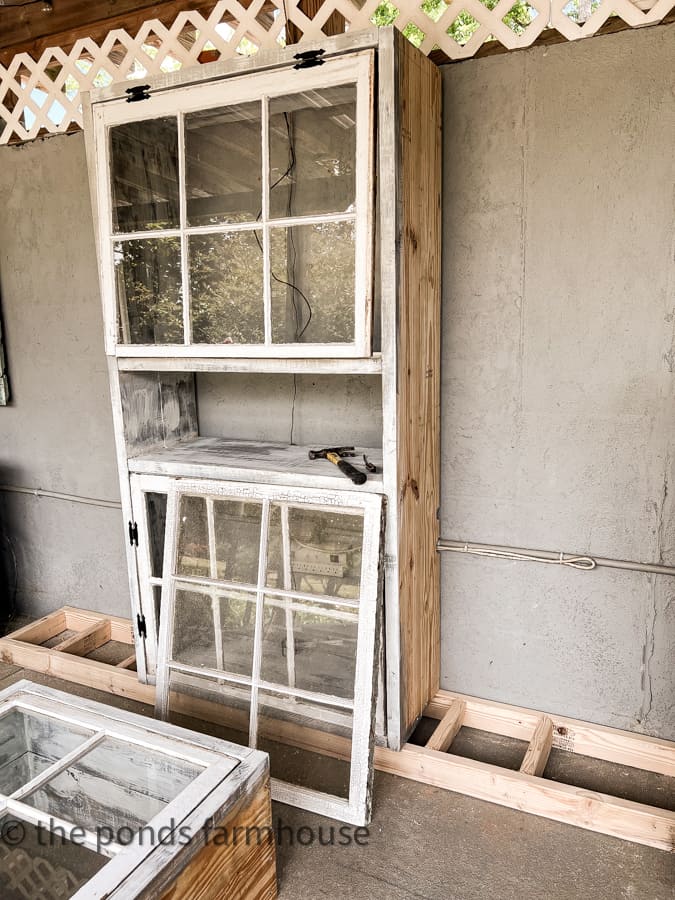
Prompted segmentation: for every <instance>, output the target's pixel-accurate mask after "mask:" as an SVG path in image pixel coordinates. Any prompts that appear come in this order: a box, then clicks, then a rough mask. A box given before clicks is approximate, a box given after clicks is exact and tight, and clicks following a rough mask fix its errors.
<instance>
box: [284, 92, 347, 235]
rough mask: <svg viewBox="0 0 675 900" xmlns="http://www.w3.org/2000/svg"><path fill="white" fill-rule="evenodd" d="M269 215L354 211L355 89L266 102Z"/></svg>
mask: <svg viewBox="0 0 675 900" xmlns="http://www.w3.org/2000/svg"><path fill="white" fill-rule="evenodd" d="M269 133H270V215H271V216H272V217H273V218H283V217H287V216H308V215H317V214H320V213H329V212H347V211H350V210H353V209H354V202H355V170H356V85H355V84H346V85H340V86H339V87H330V88H323V89H321V90H310V91H303V92H302V93H300V94H291V95H289V96H285V97H274V98H272V99H271V100H270V120H269Z"/></svg>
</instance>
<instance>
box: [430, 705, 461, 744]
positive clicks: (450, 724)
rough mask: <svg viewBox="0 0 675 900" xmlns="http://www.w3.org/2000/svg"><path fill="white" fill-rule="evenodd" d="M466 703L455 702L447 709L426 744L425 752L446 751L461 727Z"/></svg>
mask: <svg viewBox="0 0 675 900" xmlns="http://www.w3.org/2000/svg"><path fill="white" fill-rule="evenodd" d="M465 710H466V703H465V702H464V701H463V700H457V701H456V702H455V703H453V704H452V705H451V706H450V707H449V708H448V711H447V712H446V714H445V715H444V716H443V718H442V719H441V721H440V722H439V723H438V725H437V726H436V728H435V729H434V732H433V734H432V735H431V737H430V738H429V740H428V741H427V743H426V747H427V750H438V751H439V752H441V753H443V752H445V751H447V750H448V749H449V747H450V745H451V744H452V742H453V741H454V739H455V738H456V737H457V732H458V731H459V729H460V728H461V727H462V720H463V719H464V711H465Z"/></svg>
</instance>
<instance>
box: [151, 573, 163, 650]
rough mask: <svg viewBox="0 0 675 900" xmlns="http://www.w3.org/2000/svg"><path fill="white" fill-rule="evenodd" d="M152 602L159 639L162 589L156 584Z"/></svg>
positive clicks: (153, 589)
mask: <svg viewBox="0 0 675 900" xmlns="http://www.w3.org/2000/svg"><path fill="white" fill-rule="evenodd" d="M152 602H153V605H154V607H155V629H156V631H157V639H158V640H159V628H160V620H161V616H162V589H161V587H157V585H154V586H153V588H152Z"/></svg>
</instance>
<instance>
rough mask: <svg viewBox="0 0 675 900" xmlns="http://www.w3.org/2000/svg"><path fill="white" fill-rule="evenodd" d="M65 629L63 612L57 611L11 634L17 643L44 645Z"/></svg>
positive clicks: (66, 626)
mask: <svg viewBox="0 0 675 900" xmlns="http://www.w3.org/2000/svg"><path fill="white" fill-rule="evenodd" d="M67 628H68V625H67V623H66V615H65V611H64V610H63V609H58V610H57V611H56V612H53V613H50V614H49V615H48V616H43V617H42V618H41V619H37V620H36V621H35V622H31V623H30V625H24V627H23V628H18V629H17V630H16V631H14V632H12V637H13V638H14V639H15V640H17V641H26V642H27V643H29V644H44V642H45V641H48V640H50V639H51V638H55V637H56V636H57V635H59V634H61V633H62V632H63V631H66V629H67Z"/></svg>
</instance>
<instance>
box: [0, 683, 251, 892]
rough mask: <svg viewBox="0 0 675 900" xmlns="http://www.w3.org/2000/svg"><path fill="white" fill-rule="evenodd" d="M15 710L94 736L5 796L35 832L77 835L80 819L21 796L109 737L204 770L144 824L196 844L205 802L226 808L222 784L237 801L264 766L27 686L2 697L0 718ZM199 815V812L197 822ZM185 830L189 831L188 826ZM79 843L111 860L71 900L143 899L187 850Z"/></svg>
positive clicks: (4, 805) (5, 809)
mask: <svg viewBox="0 0 675 900" xmlns="http://www.w3.org/2000/svg"><path fill="white" fill-rule="evenodd" d="M13 710H17V711H20V712H24V713H27V714H28V715H30V714H34V715H38V716H43V717H47V718H50V719H54V720H56V721H59V722H61V723H63V724H65V725H68V724H70V725H74V726H76V727H78V728H82V729H86V730H88V731H90V732H92V734H91V736H90V737H88V738H85V737H83V739H82V743H81V744H79V745H78V746H77V747H76V748H75V749H74V750H72V751H71V752H69V753H67V754H65V755H64V756H62V757H61V758H59V759H58V760H57V761H56V762H54V763H52V764H51V765H50V766H49V767H48V768H47V769H45V770H44V771H43V772H41V773H40V774H39V775H37V776H36V777H35V778H33V779H32V780H31V781H29V782H27V783H26V784H25V785H23V786H22V787H21V788H19V789H17V790H16V791H14V792H13V793H12V794H11V795H9V796H8V795H0V815H1V814H2V813H9V814H10V815H12V816H15V817H16V818H18V819H22V820H24V821H26V822H28V823H30V824H32V825H35V826H38V825H41V826H42V827H43V828H44V829H45V830H46V831H50V830H52V827H53V826H60V827H61V828H63V829H64V830H65V834H66V837H67V836H68V834H70V833H72V830H73V829H76V828H80V827H81V826H80V825H79V823H78V822H77V821H76V820H75V817H73V818H74V821H69V820H62V819H59V818H58V817H56V816H53V815H51V814H50V813H45V812H42V811H40V810H38V809H37V808H35V807H33V806H29V805H28V804H26V803H24V802H22V800H23V797H25V796H26V795H27V794H28V793H30V792H31V791H33V790H35V789H37V788H38V787H40V786H41V785H43V784H44V783H45V782H47V781H49V780H50V779H52V778H53V777H54V776H55V775H57V774H58V773H59V772H61V771H62V770H64V769H66V768H67V767H68V766H71V765H73V764H74V763H76V762H78V761H79V760H80V759H81V758H82V757H83V756H84V755H85V754H86V753H87V752H89V751H90V750H92V749H93V748H94V747H96V746H97V745H98V744H100V743H101V742H102V741H103V740H104V739H105V738H112V739H116V740H118V741H121V742H123V743H126V744H129V743H131V744H136V745H138V746H139V747H141V748H143V749H146V750H148V751H150V752H153V751H154V752H158V753H162V754H165V755H167V756H171V757H174V758H175V759H179V760H184V761H186V762H189V763H192V764H195V765H198V766H203V767H204V771H203V772H201V773H200V774H199V775H197V777H196V778H195V779H194V780H193V781H191V782H190V783H189V784H188V785H187V786H186V787H185V788H184V789H183V790H182V791H181V792H180V793H179V794H178V795H177V796H176V797H175V798H174V799H173V800H172V801H170V802H169V803H168V804H167V805H166V806H165V807H164V809H162V810H161V811H160V812H159V813H158V814H157V815H156V816H154V818H152V819H151V820H150V821H149V822H147V823H146V825H147V826H148V827H150V828H153V829H154V832H155V834H158V832H159V830H160V829H161V828H165V829H171V828H175V829H178V828H179V827H180V826H181V825H186V827H189V828H190V834H191V835H193V836H194V838H196V839H197V843H198V842H199V830H200V828H201V826H202V824H203V822H204V820H205V816H207V815H208V814H209V812H210V811H214V810H212V807H213V805H214V804H213V803H212V802H209V803H207V806H208V808H206V807H205V806H204V805H203V801H206V800H207V798H211V797H213V800H216V798H217V800H218V803H219V804H220V805H222V801H223V799H224V797H223V793H224V792H223V783H224V782H225V783H227V781H228V780H230V781H231V793H232V799H233V801H235V800H236V798H237V796H238V793H237V791H238V785H239V784H240V783H242V782H244V781H246V780H247V779H248V778H251V777H257V773H259V772H260V771H261V770H264V769H266V767H267V762H266V757H265V755H264V754H262V753H259V752H257V751H252V750H249V749H247V748H244V747H240V746H238V745H236V744H232V743H230V742H229V741H223V740H219V739H215V738H209V737H207V736H203V735H199V734H193V733H192V732H188V731H186V730H185V729H182V728H177V727H175V726H172V725H168V724H164V723H161V722H156V721H154V720H152V719H150V720H148V719H144V718H143V717H142V716H138V715H135V714H133V713H128V712H126V711H125V710H121V709H116V708H112V707H107V706H105V705H103V704H102V703H97V702H95V701H90V700H85V699H83V698H81V697H72V696H71V695H69V694H65V693H63V692H62V691H56V690H53V689H52V688H47V687H43V686H42V685H35V684H32V683H31V682H29V681H20V682H17V683H16V684H14V685H12V686H11V687H9V688H7V689H6V690H4V691H2V692H0V719H1V718H2V717H3V716H5V715H7V714H8V713H10V712H12V711H13ZM214 792H215V793H214ZM225 793H226V792H225ZM195 812H198V813H199V815H198V816H197V819H195V815H194V813H195ZM187 823H190V825H189V826H187ZM165 833H166V832H165ZM80 834H81V832H80ZM82 843H83V845H84V846H85V847H87V848H88V849H90V850H93V851H95V852H97V853H99V854H102V855H104V856H108V857H109V858H110V860H109V862H108V863H107V864H106V865H105V866H104V867H103V868H102V869H101V870H100V871H99V872H97V873H96V874H95V875H94V876H93V877H92V878H91V879H90V880H89V881H88V882H87V883H86V884H85V885H83V886H82V887H81V888H80V889H79V890H78V891H77V893H75V894H74V895H73V900H98V898H100V897H102V896H106V897H108V896H110V897H111V898H112V897H114V898H116V900H117V898H120V900H121V898H125V900H127V898H128V900H131V898H132V897H136V896H138V894H139V892H140V888H141V886H142V885H141V881H145V880H146V879H147V880H152V878H154V877H155V876H156V875H157V874H158V872H159V871H161V869H162V868H163V867H164V866H165V865H166V864H167V863H168V862H169V861H170V858H171V856H173V855H175V854H177V853H178V852H179V850H180V849H182V845H172V844H165V845H163V844H161V843H158V842H157V841H155V842H149V841H143V840H139V839H138V836H136V838H135V839H134V840H133V841H132V842H131V843H129V844H125V845H119V844H110V845H108V846H106V847H98V846H97V838H96V835H95V834H93V833H90V832H85V836H84V839H83V840H82ZM144 864H146V867H145V868H143V865H144ZM139 867H140V868H139Z"/></svg>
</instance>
